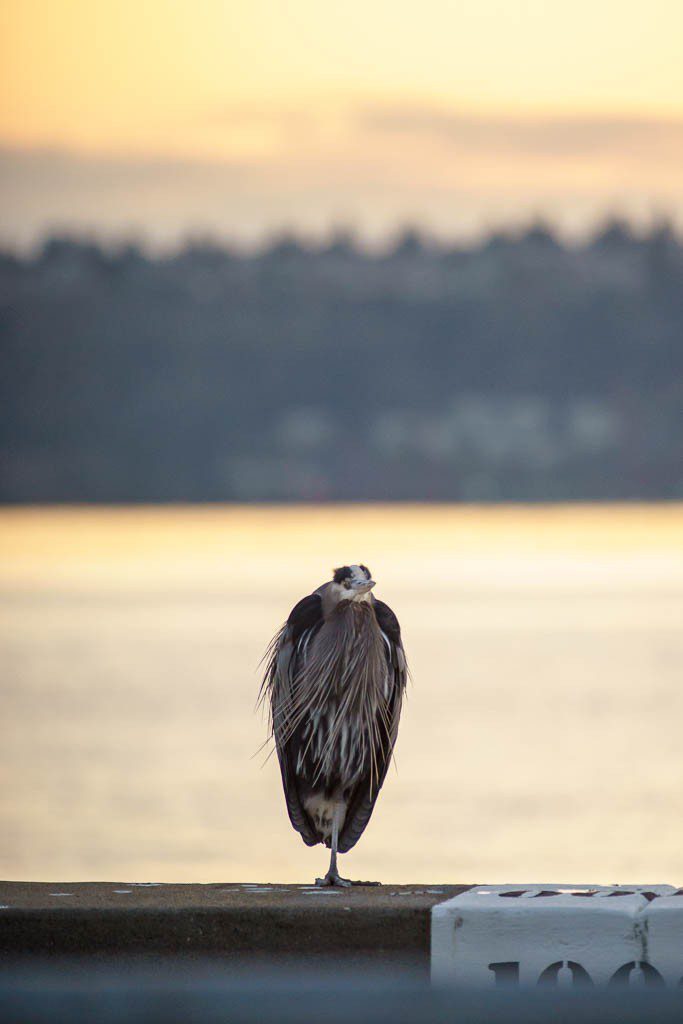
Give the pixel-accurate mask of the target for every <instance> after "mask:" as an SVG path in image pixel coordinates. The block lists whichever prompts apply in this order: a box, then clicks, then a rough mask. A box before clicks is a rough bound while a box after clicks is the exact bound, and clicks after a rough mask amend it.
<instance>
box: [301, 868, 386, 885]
mask: <svg viewBox="0 0 683 1024" xmlns="http://www.w3.org/2000/svg"><path fill="white" fill-rule="evenodd" d="M315 884H316V885H319V886H328V885H329V886H339V887H340V888H343V889H348V888H349V887H350V886H352V885H381V884H382V883H381V882H361V881H356V880H355V879H354V880H353V881H352V880H351V879H350V878H342V877H341V875H338V874H337V872H336V871H328V872H327V874H326V875H325V877H324V878H316V880H315Z"/></svg>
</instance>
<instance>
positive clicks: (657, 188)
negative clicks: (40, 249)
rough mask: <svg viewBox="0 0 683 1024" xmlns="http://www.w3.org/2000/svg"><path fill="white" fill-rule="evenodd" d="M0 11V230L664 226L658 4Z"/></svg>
mask: <svg viewBox="0 0 683 1024" xmlns="http://www.w3.org/2000/svg"><path fill="white" fill-rule="evenodd" d="M0 17H1V19H2V30H3V31H2V33H1V41H0V57H1V58H2V60H1V65H2V72H0V75H1V81H2V98H0V191H1V198H0V213H2V220H3V229H2V236H1V238H0V240H1V241H2V242H3V243H4V244H11V245H19V246H22V247H26V246H29V245H32V244H35V242H36V240H37V239H38V238H40V237H41V236H43V235H44V234H46V233H48V232H50V231H54V230H60V231H61V230H65V229H69V230H75V231H79V232H94V233H96V234H98V235H100V236H102V237H104V238H122V237H126V236H128V235H135V236H144V237H145V238H146V239H148V240H149V242H150V244H151V245H153V246H164V245H166V246H168V245H173V244H176V243H177V241H178V240H179V239H181V238H182V237H183V236H185V235H187V234H188V233H193V232H194V233H203V232H209V233H211V234H213V235H215V236H217V237H219V238H225V237H226V236H227V235H230V236H232V237H235V238H237V239H239V240H241V241H243V242H245V243H252V244H253V243H254V241H256V240H258V239H261V238H263V237H264V236H266V235H268V234H272V233H274V232H277V231H279V230H283V229H293V230H297V231H301V232H303V233H313V234H315V235H320V234H323V233H325V232H326V231H328V230H330V229H331V228H332V227H333V226H335V225H339V224H349V225H351V226H352V227H354V228H355V229H357V230H358V231H359V233H360V234H361V235H363V236H364V237H367V238H369V239H371V240H377V239H379V238H382V237H385V236H386V235H387V234H389V233H391V232H393V231H394V230H396V228H397V227H398V226H400V225H401V224H404V223H407V222H409V223H418V224H420V225H421V226H424V227H425V228H426V229H427V230H430V231H434V232H436V233H439V234H446V235H455V236H457V237H461V238H472V237H477V236H478V235H480V234H481V233H483V232H486V230H487V229H489V228H490V227H491V226H495V227H502V228H506V227H509V226H514V225H517V224H519V223H521V222H524V221H527V220H530V219H533V218H535V217H538V216H540V217H544V218H546V219H547V220H549V221H550V222H551V223H552V224H554V225H556V226H557V227H558V229H559V230H561V231H562V232H563V233H565V234H567V235H568V236H576V235H577V234H578V235H580V234H582V233H585V232H586V231H588V230H590V229H591V228H592V227H593V226H594V225H595V224H596V223H597V222H598V221H599V220H600V219H602V218H604V217H605V216H606V215H608V214H610V213H618V214H620V215H622V216H624V217H626V218H627V219H629V220H630V221H632V222H634V223H636V224H640V225H642V224H644V223H647V222H648V221H649V220H651V219H652V217H653V216H654V217H656V216H658V215H661V214H662V213H666V214H667V215H669V216H670V217H671V219H672V220H673V221H674V222H676V223H678V224H680V223H681V218H682V215H683V182H682V180H681V176H680V166H681V160H682V158H683V72H682V71H681V66H680V60H679V54H678V44H677V40H678V39H679V38H680V30H681V29H682V28H683V12H682V11H681V8H680V6H679V5H677V4H675V3H672V2H669V0H654V2H653V3H651V4H649V5H647V8H644V7H643V6H642V5H641V4H638V3H635V2H626V3H624V2H622V3H617V0H605V2H603V3H602V4H600V5H599V6H598V7H596V6H595V5H594V4H589V3H588V2H587V0H581V2H578V3H575V4H573V5H572V11H571V18H568V17H567V10H566V5H565V4H563V3H560V2H559V0H551V2H548V0H546V2H544V3H540V2H539V0H527V2H524V3H514V4H513V3H508V2H504V0H477V2H474V0H465V2H462V3H459V4H458V5H457V7H456V6H454V5H452V4H449V3H447V2H445V0H427V2H426V3H425V4H422V5H420V7H419V9H417V8H415V9H414V10H413V9H409V8H404V9H401V10H397V9H396V8H395V7H394V6H393V5H390V4H388V3H385V2H384V0H375V2H374V3H372V4H370V5H366V4H362V3H361V2H360V0H352V2H350V3H349V4H347V5H345V7H344V11H343V12H341V11H337V10H335V9H331V8H327V7H324V6H320V5H317V4H314V3H312V2H311V0H295V2H294V3H292V4H290V5H288V6H287V8H286V9H285V8H280V7H278V6H275V5H272V4H269V3H267V2H265V0H260V2H255V3H253V4H250V5H247V6H245V5H238V4H235V3H218V2H216V0H201V2H199V3H196V4H192V5H186V4H174V5H173V6H172V7H169V5H167V4H164V3H163V2H161V0H150V2H149V3H147V4H145V7H144V10H140V8H139V5H137V4H134V3H133V2H132V0H119V2H117V3H112V2H111V0H103V2H101V3H98V4H96V5H93V4H89V3H86V2H85V0H51V2H49V3H48V2H46V0H23V2H21V3H18V2H16V0H10V2H8V3H6V4H5V5H4V6H3V12H2V15H0Z"/></svg>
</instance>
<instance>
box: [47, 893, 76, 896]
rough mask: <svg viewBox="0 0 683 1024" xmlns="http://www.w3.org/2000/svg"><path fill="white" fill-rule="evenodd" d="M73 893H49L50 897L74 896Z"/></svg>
mask: <svg viewBox="0 0 683 1024" xmlns="http://www.w3.org/2000/svg"><path fill="white" fill-rule="evenodd" d="M74 895H75V893H73V892H51V893H50V896H74Z"/></svg>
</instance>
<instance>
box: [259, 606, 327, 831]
mask: <svg viewBox="0 0 683 1024" xmlns="http://www.w3.org/2000/svg"><path fill="white" fill-rule="evenodd" d="M321 623H322V600H321V598H320V596H319V595H318V594H309V595H308V596H307V597H304V598H302V599H301V601H299V602H298V604H296V605H295V606H294V608H293V609H292V611H291V612H290V614H289V618H288V619H287V622H286V624H285V625H284V626H283V628H282V629H281V631H280V633H279V634H278V635H277V636H276V637H275V639H274V641H273V645H272V648H271V651H272V653H271V656H270V660H269V663H268V667H267V669H266V676H265V678H264V687H265V688H266V691H267V692H268V693H269V695H270V707H271V724H272V731H273V736H274V739H275V748H276V750H277V756H278V761H279V763H280V774H281V776H282V788H283V789H284V793H285V800H286V802H287V812H288V814H289V820H290V821H291V823H292V825H293V827H294V828H295V829H296V830H297V832H299V833H300V835H301V838H302V839H303V841H304V842H305V843H306V844H307V845H308V846H314V845H315V844H316V843H319V842H320V837H319V836H318V834H317V831H316V830H315V829H314V827H313V824H312V822H311V820H310V818H309V816H308V814H307V813H306V811H305V810H304V807H303V805H302V803H301V797H300V794H299V787H298V784H297V775H296V770H295V769H296V750H297V748H298V743H299V742H300V737H299V732H300V727H296V726H295V728H294V729H293V730H292V729H291V728H290V722H289V717H288V716H289V713H290V709H291V706H292V680H293V679H294V678H295V675H296V670H297V659H298V657H299V654H298V645H299V641H300V640H301V638H302V636H303V635H304V633H305V632H306V631H307V630H310V629H315V628H316V627H317V626H319V625H320V624H321Z"/></svg>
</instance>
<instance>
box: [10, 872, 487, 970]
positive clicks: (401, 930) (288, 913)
mask: <svg viewBox="0 0 683 1024" xmlns="http://www.w3.org/2000/svg"><path fill="white" fill-rule="evenodd" d="M124 884H125V883H106V884H105V885H103V886H101V889H102V892H99V893H98V891H97V887H95V886H88V885H85V884H83V885H81V884H74V883H70V885H69V891H70V892H71V893H72V897H71V898H73V899H74V900H78V899H79V894H80V896H81V900H84V901H89V902H90V905H84V906H77V905H74V904H71V903H70V904H69V905H66V906H63V905H60V906H53V905H50V898H51V893H50V892H49V891H48V890H50V889H52V890H56V888H58V885H57V883H53V884H52V885H45V884H38V883H36V884H34V885H31V884H30V883H29V884H23V885H22V884H21V883H0V904H4V905H6V909H2V910H0V955H2V956H3V957H5V958H8V957H9V958H12V959H24V958H26V957H36V958H52V957H88V959H93V958H94V959H99V960H106V959H111V958H116V959H120V958H122V957H124V958H126V959H133V960H134V959H147V958H167V957H183V958H188V957H189V958H191V959H206V958H211V959H219V960H221V961H224V962H244V961H247V960H248V961H250V962H251V961H254V960H259V961H263V962H273V961H281V960H283V959H288V958H292V959H297V960H299V961H305V962H311V961H313V962H318V963H320V962H322V961H325V960H332V959H334V958H343V960H344V961H345V962H347V963H348V962H349V961H356V962H358V963H362V964H364V965H366V966H367V967H368V968H370V969H372V968H376V967H380V966H381V967H385V966H398V965H401V966H411V967H413V968H415V969H416V970H418V971H420V972H428V970H429V959H430V934H431V910H432V907H433V906H434V905H435V904H436V903H439V902H441V901H443V900H448V899H451V898H452V897H453V896H455V895H457V894H458V893H460V892H463V891H465V890H466V889H467V888H469V886H451V885H443V886H438V887H436V886H429V887H427V888H429V889H434V890H438V891H435V892H434V893H432V894H428V893H427V888H425V887H418V886H382V887H379V888H377V889H354V890H352V891H349V892H348V893H346V892H345V893H344V894H342V895H337V896H324V895H322V896H316V895H311V894H310V893H308V894H306V893H303V892H302V891H301V890H300V887H294V886H292V887H277V894H272V895H269V894H265V895H266V896H267V897H268V898H258V897H257V896H256V895H255V894H254V893H253V891H251V892H250V891H248V890H247V891H246V892H244V891H242V892H240V891H239V890H238V891H237V892H236V893H235V891H234V890H232V891H231V890H229V889H226V888H225V887H222V889H221V887H206V886H196V887H193V886H182V887H181V886H173V887H171V886H169V887H166V886H159V887H155V888H154V889H153V890H152V889H150V890H145V891H144V893H139V894H138V893H136V896H137V895H139V901H136V902H137V905H134V906H133V905H128V906H120V905H119V906H116V905H106V904H109V903H110V901H111V899H112V898H113V899H115V897H111V896H110V894H111V893H115V892H116V890H117V888H119V889H120V888H121V887H122V886H123V885H124ZM62 886H63V883H62ZM241 888H242V890H244V888H245V887H241ZM19 889H21V894H22V895H23V902H24V903H27V904H28V905H24V906H16V905H15V906H12V905H7V904H8V903H9V902H10V900H11V899H12V891H13V890H14V892H15V902H16V901H17V896H16V893H17V892H18V891H19ZM105 890H106V891H105ZM221 892H224V893H228V894H229V898H228V896H227V895H226V896H225V897H221V895H220V894H221Z"/></svg>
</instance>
